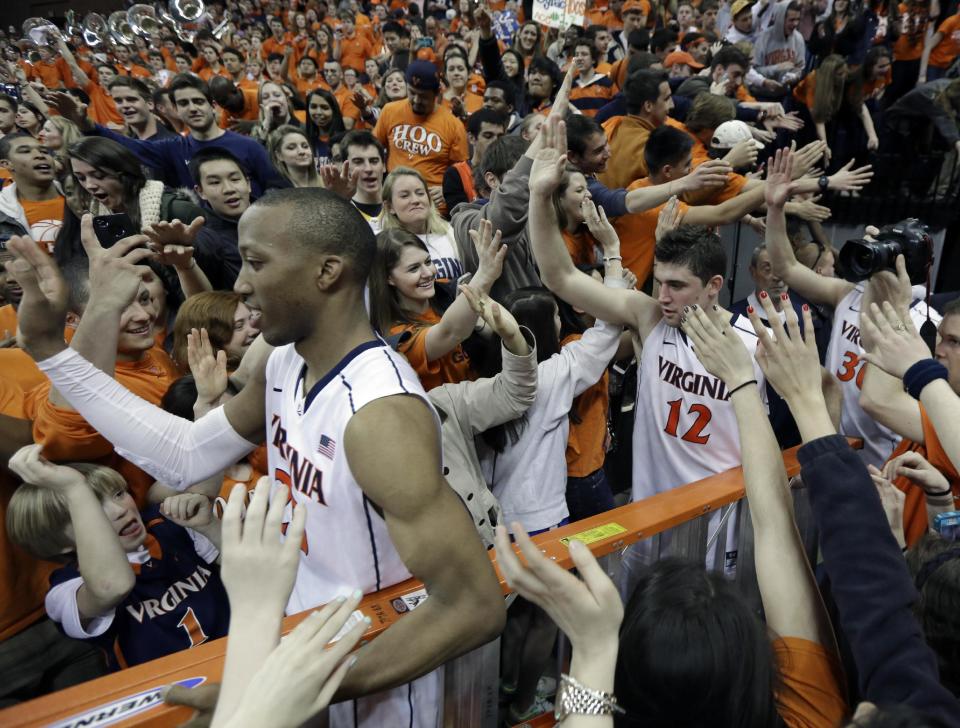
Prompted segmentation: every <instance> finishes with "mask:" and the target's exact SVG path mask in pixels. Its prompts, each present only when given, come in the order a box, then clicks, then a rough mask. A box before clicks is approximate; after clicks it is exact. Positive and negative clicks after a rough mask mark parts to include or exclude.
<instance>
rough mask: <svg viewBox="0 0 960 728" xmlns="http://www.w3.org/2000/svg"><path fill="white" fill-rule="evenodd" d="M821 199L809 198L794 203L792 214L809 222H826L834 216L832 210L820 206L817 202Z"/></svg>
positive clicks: (818, 196) (818, 197)
mask: <svg viewBox="0 0 960 728" xmlns="http://www.w3.org/2000/svg"><path fill="white" fill-rule="evenodd" d="M819 199H820V195H816V196H815V197H808V198H806V199H804V200H800V201H798V202H796V203H793V207H792V209H791V210H790V212H791V213H792V214H794V215H796V216H797V217H799V218H800V219H801V220H806V221H807V222H823V221H824V220H829V219H830V215H831V214H832V213H831V210H830V208H829V207H824V206H823V205H818V204H817V201H818V200H819Z"/></svg>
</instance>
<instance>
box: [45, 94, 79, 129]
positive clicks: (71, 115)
mask: <svg viewBox="0 0 960 728" xmlns="http://www.w3.org/2000/svg"><path fill="white" fill-rule="evenodd" d="M44 101H46V102H47V106H49V107H51V108H52V109H56V111H57V113H59V114H60V116H62V117H63V118H64V119H69V120H70V121H72V122H73V123H74V124H76V125H77V126H78V127H80V129H81V130H84V129H88V128H90V126H91V124H90V121H89V119H87V107H86V106H85V105H84V104H83V102H82V101H80V99H78V98H77V97H76V96H74V95H73V94H68V93H67V92H66V91H51V92H50V93H48V94H47V96H46V98H45V99H44Z"/></svg>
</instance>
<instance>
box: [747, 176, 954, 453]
mask: <svg viewBox="0 0 960 728" xmlns="http://www.w3.org/2000/svg"><path fill="white" fill-rule="evenodd" d="M790 165H791V160H790V159H787V160H786V168H781V169H778V170H774V169H771V170H770V173H769V174H768V175H767V197H766V199H767V233H766V240H767V249H768V250H769V252H770V262H771V263H773V272H774V274H775V275H777V276H778V277H779V278H781V279H782V280H783V281H784V282H785V283H786V284H787V286H788V287H789V288H790V289H791V290H793V291H796V292H797V293H799V294H800V295H801V296H803V297H804V298H806V299H807V300H808V301H810V302H812V303H817V304H821V305H828V306H831V307H832V308H833V309H834V314H833V330H832V331H831V333H830V345H829V346H828V348H827V356H826V361H825V363H824V367H825V368H826V370H827V371H828V372H830V373H831V374H832V375H833V376H834V377H836V378H837V380H838V381H839V382H840V388H841V390H842V392H843V408H842V410H841V418H840V432H841V433H842V434H844V435H848V436H851V437H859V438H862V439H863V449H862V450H860V457H861V458H862V459H863V461H864V462H865V463H867V464H868V465H873V466H875V467H877V468H880V467H882V466H883V463H884V462H886V460H887V458H889V457H890V454H891V453H892V452H893V448H894V447H895V446H896V444H897V442H899V440H900V436H899V435H898V434H896V433H895V432H894V431H893V430H891V429H889V428H887V427H884V426H883V425H882V424H880V423H879V422H877V421H876V420H875V419H874V418H873V417H871V416H870V415H869V414H867V412H865V411H864V409H863V407H862V406H861V404H860V390H861V389H862V387H863V379H864V374H865V373H866V364H867V362H866V360H865V359H864V358H863V354H864V351H863V347H862V346H861V343H860V313H861V311H863V310H864V309H869V302H870V301H873V302H876V303H880V302H882V301H885V300H891V299H892V297H894V296H895V295H896V293H897V290H898V286H897V280H896V278H895V277H894V276H893V275H892V274H891V273H889V272H881V273H876V274H874V275H873V276H871V278H870V279H869V280H868V281H867V282H866V283H852V282H851V281H845V280H843V279H841V278H827V277H824V276H821V275H820V274H818V273H815V272H814V271H812V270H811V269H810V268H807V267H806V266H805V265H803V264H802V263H800V262H799V261H798V260H797V257H796V255H794V252H793V248H792V247H791V245H790V240H789V239H788V238H787V226H786V217H785V215H784V212H783V205H784V204H785V202H786V200H787V199H788V198H789V196H790V195H791V193H792V192H793V189H794V184H793V183H791V181H790V172H791V170H790V168H789V167H790ZM925 297H926V289H925V288H924V287H923V286H914V287H913V289H912V300H910V301H904V302H903V303H904V305H905V306H907V305H909V310H910V318H911V319H912V320H913V323H914V325H915V326H916V327H917V330H919V329H920V327H921V326H922V325H923V322H924V321H925V320H926V319H927V314H928V311H929V316H930V320H931V321H932V322H933V323H934V324H935V325H936V324H939V322H940V315H939V314H938V313H937V312H936V311H934V310H932V309H928V308H927V304H926V303H925V302H924V299H925ZM894 305H896V302H894Z"/></svg>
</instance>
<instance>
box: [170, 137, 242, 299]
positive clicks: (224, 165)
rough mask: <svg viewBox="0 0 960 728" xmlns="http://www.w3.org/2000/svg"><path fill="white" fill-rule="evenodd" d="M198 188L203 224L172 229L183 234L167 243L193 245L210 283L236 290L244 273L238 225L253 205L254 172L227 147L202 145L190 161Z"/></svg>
mask: <svg viewBox="0 0 960 728" xmlns="http://www.w3.org/2000/svg"><path fill="white" fill-rule="evenodd" d="M189 169H190V176H191V177H192V178H193V183H194V187H193V189H194V192H196V194H197V196H198V197H199V198H200V199H201V200H202V201H203V205H202V207H203V218H204V224H203V227H202V228H200V229H199V230H197V231H190V230H186V229H183V230H180V229H179V228H178V229H171V230H170V232H169V235H171V236H173V235H175V234H176V232H178V231H179V232H180V233H182V237H180V238H173V237H170V239H169V240H167V241H166V242H167V244H172V245H183V246H192V247H193V249H194V250H193V258H194V260H196V262H197V265H199V266H200V269H201V270H202V271H203V272H204V274H205V275H206V276H207V279H208V280H209V281H210V284H211V285H212V286H213V287H214V288H215V289H216V290H221V291H230V290H233V285H234V283H235V282H236V280H237V275H238V274H239V273H240V266H241V260H240V251H239V247H238V246H239V241H238V232H237V226H238V224H239V222H240V217H241V216H242V215H243V213H244V212H246V211H247V208H249V207H250V175H249V173H248V172H247V170H246V169H245V168H244V166H243V164H241V162H240V161H239V160H238V159H237V158H236V157H235V156H233V155H232V154H231V153H230V152H228V151H227V150H226V149H221V148H219V147H207V148H206V149H201V150H200V151H198V152H197V153H196V154H194V155H193V158H192V159H191V160H190V164H189Z"/></svg>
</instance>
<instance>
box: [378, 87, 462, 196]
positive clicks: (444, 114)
mask: <svg viewBox="0 0 960 728" xmlns="http://www.w3.org/2000/svg"><path fill="white" fill-rule="evenodd" d="M373 135H374V136H375V137H376V138H377V140H378V141H379V142H380V143H381V144H382V145H383V146H384V147H385V148H386V149H387V171H391V170H393V169H395V168H397V167H401V166H405V167H413V168H414V169H416V170H417V171H418V172H420V174H422V175H423V176H424V178H425V179H426V180H427V184H428V185H430V186H439V185H441V184H442V183H443V174H444V172H446V170H447V167H449V166H450V165H451V164H453V163H454V162H462V161H464V160H466V159H467V157H468V156H469V148H468V145H467V130H466V128H464V126H463V124H461V123H460V120H459V119H457V118H456V117H455V116H454V115H453V114H451V113H450V112H449V111H448V110H447V109H445V108H443V107H442V106H441V107H438V108H437V109H436V110H435V111H434V112H433V113H432V114H430V115H429V116H417V115H416V114H414V113H413V110H412V109H411V108H410V101H409V100H407V99H401V100H399V101H391V102H390V103H389V104H387V105H386V106H384V107H383V111H382V112H381V113H380V118H379V119H378V120H377V125H376V126H375V127H374V129H373Z"/></svg>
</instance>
